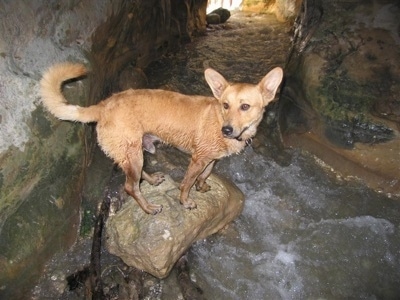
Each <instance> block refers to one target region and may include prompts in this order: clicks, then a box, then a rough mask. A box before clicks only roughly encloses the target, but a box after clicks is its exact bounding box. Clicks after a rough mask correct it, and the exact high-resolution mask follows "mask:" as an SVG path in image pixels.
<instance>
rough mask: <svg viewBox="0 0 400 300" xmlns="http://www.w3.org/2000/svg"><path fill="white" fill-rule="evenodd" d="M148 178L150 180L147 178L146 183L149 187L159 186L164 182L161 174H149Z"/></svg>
mask: <svg viewBox="0 0 400 300" xmlns="http://www.w3.org/2000/svg"><path fill="white" fill-rule="evenodd" d="M149 177H150V178H149V180H148V182H149V183H150V184H151V185H159V184H160V183H161V182H163V181H164V180H165V177H164V173H162V172H155V173H153V174H150V175H149Z"/></svg>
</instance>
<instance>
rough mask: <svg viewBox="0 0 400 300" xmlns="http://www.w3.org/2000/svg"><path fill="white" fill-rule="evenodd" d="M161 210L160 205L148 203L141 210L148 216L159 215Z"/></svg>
mask: <svg viewBox="0 0 400 300" xmlns="http://www.w3.org/2000/svg"><path fill="white" fill-rule="evenodd" d="M162 209H163V206H162V205H161V204H153V203H149V204H148V205H147V206H146V208H143V210H144V211H145V212H146V213H148V214H149V215H153V216H154V215H156V214H159V213H160V212H161V211H162Z"/></svg>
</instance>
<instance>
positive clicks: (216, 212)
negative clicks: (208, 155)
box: [106, 175, 244, 278]
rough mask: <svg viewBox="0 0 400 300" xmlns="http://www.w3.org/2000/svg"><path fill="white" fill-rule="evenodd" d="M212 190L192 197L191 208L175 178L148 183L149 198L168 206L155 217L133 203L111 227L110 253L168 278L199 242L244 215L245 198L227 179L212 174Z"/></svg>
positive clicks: (145, 187)
mask: <svg viewBox="0 0 400 300" xmlns="http://www.w3.org/2000/svg"><path fill="white" fill-rule="evenodd" d="M207 183H208V184H209V185H210V186H211V190H210V191H209V192H207V193H200V192H197V191H195V189H193V190H192V191H191V194H190V195H191V197H193V199H194V200H195V201H196V204H197V208H196V209H193V210H187V209H185V208H184V207H183V206H182V205H181V204H180V203H179V200H178V199H179V188H178V184H177V183H175V182H174V181H173V180H172V179H171V178H170V177H169V176H166V180H165V182H163V183H162V184H160V185H159V186H151V185H150V184H148V183H147V182H143V183H142V185H141V190H142V193H143V195H144V197H146V199H149V200H150V199H151V201H152V202H153V203H157V204H162V205H163V211H162V212H161V213H159V214H157V215H155V216H152V215H148V214H146V213H144V212H143V211H142V209H141V208H140V207H139V205H138V204H137V203H136V201H134V200H133V199H132V198H130V197H128V196H126V197H127V198H128V199H126V202H125V203H124V205H123V206H122V208H121V209H120V210H119V211H118V212H117V213H116V214H114V215H112V216H110V217H109V218H108V220H107V224H106V248H107V249H108V251H109V252H110V253H111V254H114V255H116V256H119V257H120V258H121V259H122V260H123V261H124V262H125V263H126V264H127V265H129V266H132V267H135V268H137V269H140V270H144V271H146V272H148V273H150V274H152V275H153V276H156V277H159V278H164V277H166V276H167V275H168V274H169V272H170V271H171V269H172V267H173V266H174V264H175V263H176V261H177V260H178V259H179V258H180V257H181V256H182V255H183V254H184V253H185V251H186V250H187V249H188V248H189V247H190V246H191V245H192V244H193V243H194V242H195V241H198V240H201V239H204V238H206V237H207V236H209V235H212V234H214V233H216V232H218V231H219V230H221V229H222V228H224V227H225V226H226V225H227V224H229V223H230V222H232V220H234V219H235V218H236V217H237V216H238V215H239V214H240V213H241V211H242V209H243V204H244V201H243V200H244V196H243V194H242V192H241V191H240V190H239V189H238V188H237V187H236V186H234V185H233V184H232V183H230V182H229V181H227V180H224V179H222V178H220V177H217V176H216V175H211V176H210V177H209V179H208V180H207Z"/></svg>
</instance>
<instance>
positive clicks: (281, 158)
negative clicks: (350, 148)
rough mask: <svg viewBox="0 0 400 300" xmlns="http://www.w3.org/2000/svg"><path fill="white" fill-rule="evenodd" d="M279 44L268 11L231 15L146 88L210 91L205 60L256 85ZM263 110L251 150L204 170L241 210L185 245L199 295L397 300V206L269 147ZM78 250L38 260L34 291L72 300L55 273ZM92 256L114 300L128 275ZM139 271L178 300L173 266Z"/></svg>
mask: <svg viewBox="0 0 400 300" xmlns="http://www.w3.org/2000/svg"><path fill="white" fill-rule="evenodd" d="M289 39H290V36H289V28H288V27H287V26H286V25H284V24H280V23H278V22H277V21H276V20H275V19H274V17H272V16H260V15H249V14H234V15H233V16H232V17H231V19H230V20H229V21H228V23H226V24H224V25H221V26H219V27H215V28H212V29H210V30H209V32H208V33H207V35H206V36H202V37H198V38H196V39H195V40H194V42H193V43H190V44H188V45H186V46H184V47H183V48H182V50H181V52H180V53H179V54H177V55H174V56H170V57H165V58H164V59H162V60H160V61H159V62H156V63H153V64H152V65H151V66H150V67H149V68H148V69H147V70H146V74H147V75H148V78H149V82H150V85H151V87H154V88H155V87H157V88H163V89H170V90H176V91H180V92H183V93H188V94H207V95H211V92H210V91H209V88H208V87H207V85H206V83H205V80H204V77H203V70H204V68H205V67H207V66H210V67H213V68H214V69H216V70H218V71H219V72H221V73H222V74H223V75H224V76H225V77H226V78H228V79H229V80H232V81H247V82H252V83H256V82H258V80H260V79H261V78H262V77H263V76H264V75H265V74H266V73H267V72H268V71H269V70H270V69H271V68H272V67H275V66H284V64H285V60H286V55H287V53H288V50H289V47H290V45H289V44H290V41H289ZM273 108H274V106H273V105H272V109H270V110H269V111H268V112H267V114H266V117H265V120H264V122H263V125H262V127H261V128H260V131H259V134H258V136H257V139H256V141H255V143H254V144H253V147H248V148H246V150H245V151H244V153H242V154H241V155H236V156H232V157H229V158H226V159H223V160H222V161H220V162H219V163H218V164H217V165H216V168H215V172H217V173H219V174H222V175H223V176H225V177H227V178H230V179H231V180H232V181H234V182H235V183H236V184H237V185H238V186H239V188H240V189H241V190H242V191H243V192H244V194H245V195H246V203H245V208H244V211H243V213H242V215H241V216H240V217H239V218H238V219H237V220H236V221H235V222H234V223H233V224H232V225H231V226H230V227H229V228H228V229H227V230H226V231H224V232H223V233H221V234H217V235H215V236H212V237H210V238H208V239H206V240H204V241H200V242H198V243H196V244H195V245H194V246H193V247H192V249H191V250H190V251H189V253H188V260H189V265H190V267H191V277H192V279H193V280H194V281H195V282H196V283H197V284H198V286H200V287H201V289H202V290H203V293H204V294H203V295H204V297H205V298H206V299H210V300H211V299H399V297H400V202H399V201H398V200H397V201H396V200H394V199H390V198H388V197H387V196H385V195H383V194H378V193H375V192H374V191H371V190H369V189H367V188H366V187H364V186H363V185H362V184H361V183H358V182H355V181H354V182H350V181H346V180H344V179H342V178H341V177H340V176H337V175H335V174H334V172H332V171H331V170H330V169H329V168H326V167H322V166H321V164H320V163H319V162H318V161H317V160H316V159H315V158H313V157H312V156H310V155H308V154H307V153H302V152H301V151H299V150H290V149H282V148H281V147H279V138H277V134H276V127H274V124H275V122H274V109H273ZM171 164H172V165H174V166H176V167H173V168H171ZM185 164H187V156H185V155H182V154H180V153H179V152H178V151H175V150H172V149H169V148H165V147H162V149H159V150H158V152H157V154H156V155H155V156H147V165H148V169H149V168H150V169H151V168H153V169H158V168H159V169H168V170H172V171H170V172H171V176H173V177H174V178H176V179H177V180H179V179H180V178H181V177H182V175H183V172H184V169H185ZM92 168H93V169H92V172H93V173H92V174H97V175H99V174H104V178H107V176H111V169H112V166H111V163H110V162H109V161H108V160H107V159H106V158H104V156H102V155H101V154H100V153H98V154H97V156H96V157H95V162H94V164H93V167H92ZM122 181H123V176H122V174H121V173H120V172H114V173H113V175H112V177H111V183H112V184H111V185H109V186H110V187H112V189H111V191H109V193H111V194H113V195H117V194H118V193H119V192H120V183H121V182H122ZM98 187H99V186H94V188H98ZM92 188H93V187H92ZM85 205H88V204H85V203H83V206H85ZM88 206H90V205H88ZM88 211H89V208H88ZM89 231H90V230H89ZM90 250H91V240H90V235H89V234H86V235H85V234H83V237H82V238H81V239H80V240H79V241H78V243H77V244H76V246H75V247H74V248H73V249H71V251H69V252H68V253H66V254H60V255H58V256H57V257H55V258H54V259H53V261H52V262H51V263H49V265H48V266H47V268H46V274H45V275H44V276H43V278H42V279H41V282H40V284H38V285H37V287H36V288H35V291H34V298H35V299H83V296H84V292H82V286H81V287H80V289H72V290H71V286H68V285H67V281H66V279H65V278H66V276H68V275H71V274H74V273H75V272H76V271H77V270H82V271H83V273H84V272H85V269H84V267H85V266H87V265H88V262H89V259H90ZM102 253H103V255H102V259H103V261H102V268H103V273H102V275H103V278H104V282H105V288H106V291H107V292H108V295H109V297H110V298H111V299H124V296H123V295H126V290H128V289H129V284H127V280H126V278H128V277H129V273H130V272H132V270H131V269H129V268H127V267H126V266H124V265H123V264H122V263H121V262H120V261H119V259H117V258H115V257H112V256H111V255H107V253H106V251H105V250H103V252H102ZM140 276H142V280H143V284H144V288H145V290H144V291H143V295H144V298H145V299H167V300H169V299H171V300H172V299H183V297H182V295H181V293H180V291H179V288H178V287H177V281H176V271H173V272H172V273H171V275H170V276H169V277H168V278H167V279H165V280H158V279H155V278H153V277H151V276H150V275H146V274H141V275H140ZM81 281H82V280H81ZM77 282H78V285H79V282H80V281H79V278H78V280H77ZM83 289H84V287H83ZM124 293H125V294H124Z"/></svg>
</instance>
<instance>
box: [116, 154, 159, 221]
mask: <svg viewBox="0 0 400 300" xmlns="http://www.w3.org/2000/svg"><path fill="white" fill-rule="evenodd" d="M121 167H122V170H123V171H124V172H125V175H126V181H125V191H126V192H127V193H128V194H129V195H130V196H132V197H133V198H134V199H135V200H136V202H137V203H138V204H139V206H140V207H141V208H142V209H143V210H144V211H145V212H146V213H148V214H151V215H155V214H158V213H159V212H161V210H162V205H158V204H153V203H150V202H148V201H147V200H146V199H145V198H144V197H143V195H142V193H141V192H140V185H139V184H140V178H141V175H142V167H143V153H142V148H141V146H140V147H135V148H133V149H129V150H128V152H127V157H126V160H125V161H124V162H123V163H122V164H121ZM143 173H145V172H143ZM145 174H146V175H145V177H147V178H149V177H151V176H150V175H148V174H147V173H145ZM145 179H146V178H145ZM152 179H154V178H152Z"/></svg>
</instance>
